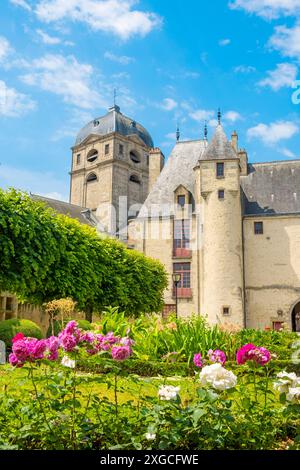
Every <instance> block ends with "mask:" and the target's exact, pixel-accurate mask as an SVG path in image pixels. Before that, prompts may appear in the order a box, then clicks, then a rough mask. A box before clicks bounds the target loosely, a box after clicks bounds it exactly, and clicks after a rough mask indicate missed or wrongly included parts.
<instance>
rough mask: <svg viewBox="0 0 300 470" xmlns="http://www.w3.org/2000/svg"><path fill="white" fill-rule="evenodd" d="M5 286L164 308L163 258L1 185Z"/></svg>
mask: <svg viewBox="0 0 300 470" xmlns="http://www.w3.org/2000/svg"><path fill="white" fill-rule="evenodd" d="M0 263H1V266H0V290H6V291H9V292H15V293H16V294H18V296H19V297H20V298H21V299H24V300H26V301H27V302H30V303H37V304H42V303H45V302H48V301H51V300H54V299H61V298H68V297H69V298H71V299H73V300H74V301H76V302H77V306H78V309H79V310H81V311H86V312H87V313H88V314H90V312H91V311H102V310H103V309H104V308H105V307H107V306H110V305H111V306H118V307H120V310H121V311H124V312H126V314H127V315H130V314H131V315H134V316H137V315H139V314H140V313H143V312H146V313H150V312H159V311H161V309H162V306H163V291H164V289H165V287H166V286H167V274H166V272H165V269H164V267H163V266H162V264H161V263H159V262H158V261H156V260H152V259H150V258H147V257H145V256H144V255H143V254H141V253H138V252H135V251H133V250H128V249H127V248H126V247H125V245H124V244H123V243H121V242H118V241H117V240H114V239H111V238H107V237H105V238H104V237H103V236H102V237H101V236H100V235H99V233H98V232H97V231H96V229H94V228H91V227H89V226H87V225H82V224H80V223H79V222H78V221H76V220H74V219H71V218H70V217H67V216H63V215H61V214H58V213H57V212H55V211H54V210H52V209H50V208H49V207H47V206H46V205H45V204H44V203H42V202H38V201H34V200H32V199H31V198H30V196H29V195H27V194H26V193H22V192H19V191H15V190H13V189H11V190H9V191H3V190H0Z"/></svg>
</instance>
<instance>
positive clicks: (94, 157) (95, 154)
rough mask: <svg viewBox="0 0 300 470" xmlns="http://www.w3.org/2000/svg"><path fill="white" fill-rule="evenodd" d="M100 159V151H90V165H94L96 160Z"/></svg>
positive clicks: (88, 155)
mask: <svg viewBox="0 0 300 470" xmlns="http://www.w3.org/2000/svg"><path fill="white" fill-rule="evenodd" d="M97 158H98V150H96V149H92V150H90V151H89V153H88V154H87V161H88V162H89V163H93V162H94V161H95V160H97Z"/></svg>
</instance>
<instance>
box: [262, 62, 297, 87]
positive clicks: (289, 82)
mask: <svg viewBox="0 0 300 470" xmlns="http://www.w3.org/2000/svg"><path fill="white" fill-rule="evenodd" d="M297 73H298V67H296V65H293V64H288V63H282V64H277V67H276V69H275V70H269V71H268V72H267V78H264V79H263V80H261V81H260V82H258V85H259V86H262V87H265V86H268V87H270V88H272V90H274V91H278V90H280V89H281V88H283V87H293V85H294V82H295V80H296V79H297Z"/></svg>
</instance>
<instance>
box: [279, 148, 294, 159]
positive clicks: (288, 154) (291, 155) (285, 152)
mask: <svg viewBox="0 0 300 470" xmlns="http://www.w3.org/2000/svg"><path fill="white" fill-rule="evenodd" d="M280 152H281V153H282V154H283V155H284V156H285V157H288V158H297V157H296V155H295V154H294V152H292V151H291V150H289V149H287V148H282V149H280Z"/></svg>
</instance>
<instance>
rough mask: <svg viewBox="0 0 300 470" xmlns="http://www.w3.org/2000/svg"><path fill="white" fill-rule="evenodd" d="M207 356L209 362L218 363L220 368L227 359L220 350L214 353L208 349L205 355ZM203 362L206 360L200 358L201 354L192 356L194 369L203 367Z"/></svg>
mask: <svg viewBox="0 0 300 470" xmlns="http://www.w3.org/2000/svg"><path fill="white" fill-rule="evenodd" d="M207 356H208V360H209V361H210V362H213V363H220V364H222V366H224V364H225V362H226V359H227V358H226V354H225V353H224V351H221V350H220V349H216V350H215V351H213V350H212V349H210V350H209V351H208V353H207ZM205 362H206V360H205V359H204V358H203V357H202V355H201V353H198V354H195V355H194V364H195V366H196V367H203V365H204V363H205Z"/></svg>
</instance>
